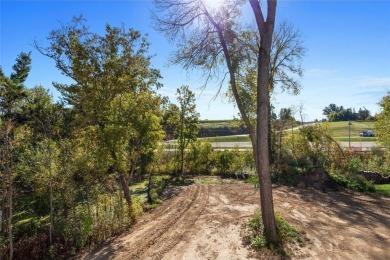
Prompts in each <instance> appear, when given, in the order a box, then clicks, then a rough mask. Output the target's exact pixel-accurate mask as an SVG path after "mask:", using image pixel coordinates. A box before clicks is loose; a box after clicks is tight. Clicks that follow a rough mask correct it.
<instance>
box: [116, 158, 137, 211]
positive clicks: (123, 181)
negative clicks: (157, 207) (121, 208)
mask: <svg viewBox="0 0 390 260" xmlns="http://www.w3.org/2000/svg"><path fill="white" fill-rule="evenodd" d="M111 157H112V159H113V160H114V164H115V165H114V169H115V170H116V171H117V173H118V174H119V182H120V184H121V186H122V190H123V195H124V197H125V200H126V202H127V205H128V206H129V212H130V216H131V218H132V219H133V218H134V216H133V201H132V199H131V192H130V189H129V182H128V180H126V176H125V173H124V172H123V171H122V170H120V169H119V167H117V165H118V157H117V156H116V153H115V151H111Z"/></svg>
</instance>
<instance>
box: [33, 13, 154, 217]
mask: <svg viewBox="0 0 390 260" xmlns="http://www.w3.org/2000/svg"><path fill="white" fill-rule="evenodd" d="M105 29H106V30H105V34H104V35H98V34H96V33H92V32H90V31H89V29H88V27H86V25H85V21H84V20H83V18H82V17H77V18H74V19H73V20H72V22H71V23H70V24H68V25H64V26H62V27H61V28H60V29H57V30H53V31H52V32H51V33H50V35H49V37H48V40H49V42H50V45H49V46H48V47H41V46H38V45H37V44H36V47H37V49H38V50H39V51H40V52H41V53H42V54H44V55H46V56H48V57H50V58H52V59H53V60H54V61H55V63H56V67H57V68H58V69H59V70H60V71H61V72H62V73H63V74H65V75H66V76H68V77H70V78H71V79H73V81H74V83H72V84H58V83H55V87H56V88H57V89H58V90H59V91H60V92H61V93H62V95H63V96H64V98H65V100H66V101H67V103H68V104H69V105H71V106H72V107H73V109H74V111H75V113H76V114H77V117H76V118H77V120H78V124H79V127H85V128H87V129H88V131H92V132H93V134H94V135H95V136H96V138H97V140H98V146H99V148H98V150H99V153H100V155H99V157H100V159H99V161H100V162H101V163H102V164H101V165H100V168H101V169H103V170H104V171H106V172H107V173H116V174H118V176H119V177H118V180H119V183H120V186H121V187H122V189H123V192H124V198H125V199H126V201H127V204H128V206H129V209H130V210H131V209H132V198H131V194H130V189H129V181H130V177H131V175H132V173H133V169H134V167H135V166H134V165H136V164H137V162H138V161H139V158H140V154H142V151H141V150H142V149H143V147H144V146H147V145H148V144H149V145H151V144H153V145H155V141H156V140H155V139H153V140H152V141H149V140H147V139H148V138H149V137H151V136H153V138H159V136H160V135H159V134H158V133H159V131H160V129H156V127H154V126H155V124H154V123H152V122H155V121H156V120H154V119H152V118H154V115H157V117H159V115H158V113H156V111H158V110H159V107H160V104H159V103H160V98H159V97H158V96H157V95H156V94H155V93H154V90H153V89H152V88H153V87H157V88H158V87H160V86H161V84H160V83H159V82H158V80H159V79H160V77H161V76H160V73H159V71H158V70H156V69H153V68H151V66H150V59H151V57H150V56H147V52H148V46H149V44H148V42H147V40H146V39H145V38H144V37H142V36H141V34H140V32H138V31H136V30H133V29H125V28H124V27H123V26H122V27H111V26H110V25H106V28H105ZM149 119H150V120H149ZM145 124H146V125H145ZM150 125H153V127H149V126H150ZM149 131H150V132H158V133H156V134H152V135H150V133H149ZM141 147H142V148H141ZM152 147H153V146H152Z"/></svg>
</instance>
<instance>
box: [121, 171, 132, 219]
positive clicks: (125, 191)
mask: <svg viewBox="0 0 390 260" xmlns="http://www.w3.org/2000/svg"><path fill="white" fill-rule="evenodd" d="M119 181H120V183H121V186H122V190H123V195H124V197H125V200H126V202H127V205H128V206H129V211H130V215H131V217H132V218H133V201H132V199H131V192H130V189H129V186H128V184H127V181H126V178H125V175H124V173H123V172H121V171H120V172H119Z"/></svg>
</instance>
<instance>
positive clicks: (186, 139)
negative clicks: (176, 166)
mask: <svg viewBox="0 0 390 260" xmlns="http://www.w3.org/2000/svg"><path fill="white" fill-rule="evenodd" d="M176 95H177V101H178V103H179V118H178V121H177V126H176V135H177V143H178V146H179V153H180V172H181V173H182V174H183V173H184V171H185V168H184V159H185V156H184V155H185V149H186V148H187V147H188V145H189V144H190V143H193V142H195V141H196V139H197V136H198V132H199V129H198V122H199V113H198V112H196V104H195V94H194V92H192V91H191V90H190V89H189V87H188V86H181V87H180V88H178V89H177V91H176Z"/></svg>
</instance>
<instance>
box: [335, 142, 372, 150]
mask: <svg viewBox="0 0 390 260" xmlns="http://www.w3.org/2000/svg"><path fill="white" fill-rule="evenodd" d="M339 144H340V146H341V147H343V148H348V147H349V142H340V143H339ZM375 146H379V144H378V143H376V142H351V147H353V148H361V149H362V150H363V151H365V150H369V149H371V148H373V147H375Z"/></svg>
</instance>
